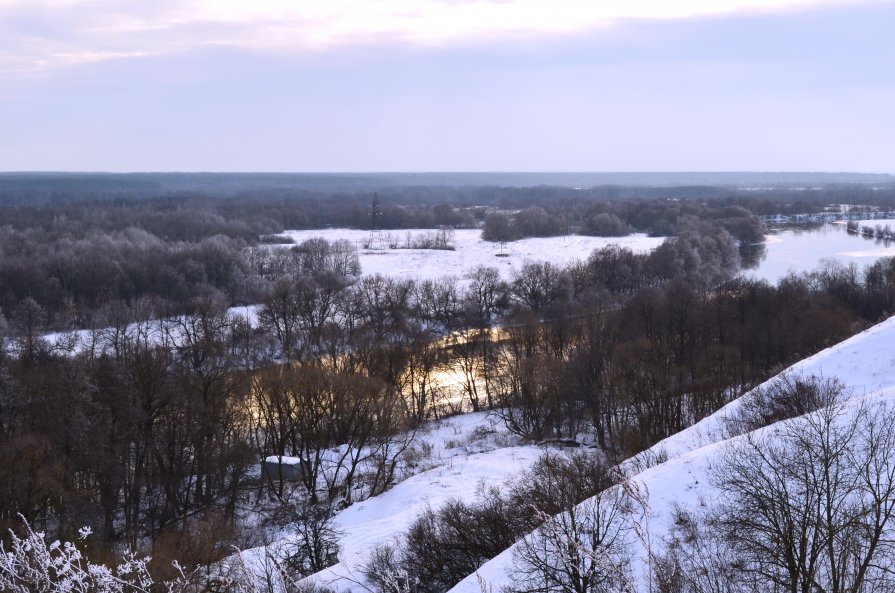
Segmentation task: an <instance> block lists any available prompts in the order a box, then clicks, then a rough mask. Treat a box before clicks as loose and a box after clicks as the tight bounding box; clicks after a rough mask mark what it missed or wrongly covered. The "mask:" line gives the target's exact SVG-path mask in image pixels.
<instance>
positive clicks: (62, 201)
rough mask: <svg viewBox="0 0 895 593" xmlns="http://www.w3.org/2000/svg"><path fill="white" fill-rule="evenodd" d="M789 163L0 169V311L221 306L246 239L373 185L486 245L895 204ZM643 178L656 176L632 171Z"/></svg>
mask: <svg viewBox="0 0 895 593" xmlns="http://www.w3.org/2000/svg"><path fill="white" fill-rule="evenodd" d="M489 175H490V177H489ZM594 175H595V176H594ZM594 175H591V177H592V179H591V180H600V179H603V180H611V179H612V177H611V175H610V174H604V175H603V177H600V176H599V175H598V174H594ZM650 175H652V176H653V177H652V178H651V177H650ZM713 175H715V178H716V179H718V180H728V181H729V180H734V181H742V182H750V181H751V182H754V183H764V182H767V179H766V178H765V177H761V176H757V177H754V178H750V177H749V175H748V174H738V175H739V177H741V179H737V177H736V176H734V175H733V174H729V175H730V176H731V177H729V178H725V177H724V176H723V175H724V174H713ZM755 175H759V174H755ZM789 175H790V177H789V178H788V179H787V178H785V176H784V175H783V174H777V180H778V183H782V185H778V186H777V187H776V188H775V189H769V188H763V189H755V188H752V189H737V187H735V186H721V185H719V186H706V185H702V186H695V185H689V186H674V187H662V186H646V185H642V186H621V185H600V186H593V187H569V186H559V185H555V186H544V185H527V186H526V185H519V186H499V185H486V186H483V185H478V186H476V185H461V186H449V185H444V183H447V182H451V181H453V182H463V181H477V180H478V181H491V180H497V181H499V180H514V179H515V180H516V181H518V182H522V183H526V182H528V183H531V182H537V181H541V180H551V179H553V178H555V180H556V181H588V179H587V175H586V174H580V175H579V177H581V179H576V178H575V175H573V174H567V175H565V177H563V176H562V175H560V174H555V175H552V176H551V175H547V174H545V175H543V176H542V177H541V178H539V177H538V176H537V174H528V175H525V174H521V175H517V176H516V177H515V178H514V177H513V176H512V175H510V174H479V175H473V174H469V175H466V174H455V175H453V176H452V175H450V174H440V175H437V174H432V175H404V176H401V175H397V174H394V175H360V174H358V175H264V174H233V175H215V174H133V175H111V174H110V175H106V174H2V175H0V255H2V257H0V315H2V316H3V317H6V318H7V319H9V318H11V317H12V316H14V315H15V310H16V308H17V307H18V306H19V305H20V304H21V303H22V302H23V301H24V300H25V299H28V300H29V303H30V302H33V303H35V304H37V305H38V306H39V307H40V308H41V310H42V312H41V315H40V316H39V319H40V320H41V321H42V326H43V327H48V328H53V329H67V328H78V327H92V326H96V325H97V323H104V322H105V321H103V315H102V314H101V313H102V312H103V310H104V308H107V305H108V303H114V302H125V303H128V304H129V305H130V306H131V307H133V305H134V304H135V303H136V302H137V301H140V302H141V303H142V304H141V306H140V307H139V308H140V309H141V310H142V311H144V312H145V313H144V314H146V315H151V316H166V315H172V314H176V313H182V312H184V311H186V310H188V308H189V303H190V301H191V300H192V299H194V298H196V297H198V296H202V295H208V294H214V295H215V296H216V297H220V298H221V299H222V300H224V301H225V302H227V303H229V304H231V305H238V304H250V303H255V302H258V301H259V300H260V298H261V296H262V295H263V294H264V291H265V290H267V285H268V284H269V282H268V281H269V280H271V278H270V277H266V278H264V277H261V276H263V275H264V274H259V270H258V269H257V266H255V268H253V261H252V257H253V255H252V250H251V249H250V248H251V247H252V246H254V245H256V244H258V243H259V241H263V240H265V239H269V237H270V235H273V234H276V233H280V232H282V231H283V230H286V229H313V228H327V227H351V228H361V229H365V228H370V226H371V225H372V224H373V217H372V216H371V201H372V199H373V196H374V195H376V196H377V197H378V200H379V201H380V203H381V215H380V216H378V217H377V218H376V224H377V226H378V227H379V228H383V229H407V228H438V227H453V228H482V229H483V238H485V239H486V240H493V241H512V240H515V239H519V238H522V237H537V236H542V237H543V236H556V235H563V234H568V233H580V234H590V235H598V236H620V235H626V234H628V233H631V232H645V233H648V234H650V235H653V236H674V235H677V234H679V233H681V232H683V231H686V230H694V229H696V230H699V229H700V228H702V231H701V232H711V231H710V229H713V228H716V227H718V228H722V229H724V230H725V231H727V232H728V233H730V234H731V235H732V236H733V237H734V238H735V239H736V240H738V241H739V242H740V243H741V244H749V243H755V242H760V241H761V240H762V228H761V224H760V222H759V220H758V218H756V216H755V215H761V214H778V213H814V212H819V211H821V210H823V209H824V208H825V207H826V206H827V205H828V204H831V203H845V204H862V205H865V206H875V207H883V208H889V207H892V206H893V205H895V183H893V182H891V180H889V179H888V177H887V176H864V177H861V176H858V177H856V178H854V179H852V180H853V181H854V180H858V181H860V183H851V184H846V185H830V186H825V187H823V188H822V189H811V190H806V189H803V188H799V186H797V185H796V186H794V185H793V184H797V183H806V182H808V183H811V182H818V181H822V180H828V181H829V180H837V178H835V177H830V176H826V177H825V176H822V175H820V176H817V175H815V176H814V177H812V176H811V175H813V174H789ZM670 177H671V178H673V177H674V176H670ZM691 177H693V178H694V179H696V180H700V176H699V175H693V176H691ZM624 178H625V177H624V175H621V174H619V179H624ZM702 178H703V179H711V178H712V174H704V175H702ZM846 178H849V177H848V176H846ZM638 179H641V178H638ZM684 179H686V178H684ZM849 179H851V178H849ZM642 180H643V181H644V182H649V181H652V180H660V181H661V180H663V179H662V174H643V176H642ZM772 180H773V179H772ZM781 180H782V181H781ZM418 182H427V183H430V185H415V184H414V183H418ZM388 184H391V185H388ZM707 229H708V230H707ZM256 259H257V258H256ZM255 263H256V264H257V262H255Z"/></svg>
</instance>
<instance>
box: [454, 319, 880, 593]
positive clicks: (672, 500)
mask: <svg viewBox="0 0 895 593" xmlns="http://www.w3.org/2000/svg"><path fill="white" fill-rule="evenodd" d="M789 370H790V371H791V372H796V373H800V374H803V375H812V374H813V375H819V376H823V377H825V378H832V377H836V378H838V379H839V380H840V381H841V382H842V383H843V384H845V386H846V387H847V388H849V389H850V390H851V394H852V397H851V399H850V400H849V401H848V402H847V404H846V413H845V414H844V416H843V418H841V420H842V421H845V420H847V418H848V411H849V410H856V409H857V408H858V407H859V406H860V405H861V404H862V403H864V402H869V401H884V402H888V403H889V404H890V405H892V404H895V317H893V318H890V319H888V320H887V321H884V322H882V323H880V324H878V325H876V326H874V327H872V328H870V329H868V330H867V331H864V332H862V333H860V334H858V335H856V336H853V337H852V338H849V339H848V340H845V341H844V342H841V343H840V344H837V345H836V346H833V347H831V348H828V349H826V350H824V351H822V352H819V353H818V354H816V355H814V356H812V357H810V358H807V359H805V360H803V361H801V362H799V363H797V364H796V365H793V366H792V367H790V369H789ZM771 380H773V379H771ZM747 396H748V394H746V395H745V396H743V397H747ZM742 399H743V398H740V399H738V400H736V401H734V402H732V403H730V404H728V405H727V406H725V407H724V408H722V409H721V410H719V411H718V412H716V413H715V414H713V415H711V416H709V417H707V418H705V419H704V420H702V421H701V422H699V423H697V424H695V425H694V426H692V427H690V428H688V429H686V430H684V431H682V432H680V433H678V434H677V435H674V436H672V437H669V438H667V439H665V440H664V441H661V442H660V443H658V444H657V445H655V446H653V447H652V448H651V449H650V450H649V451H648V452H645V453H643V454H641V455H639V456H637V457H636V458H634V459H632V460H629V461H628V462H626V463H625V464H624V465H625V466H626V467H627V469H629V471H633V470H634V468H637V467H642V466H643V465H646V464H647V463H648V460H649V459H650V458H653V459H655V458H657V457H660V456H664V455H667V456H668V461H665V462H664V463H661V464H659V465H655V466H653V467H649V468H648V469H645V470H643V471H640V472H639V473H637V474H635V475H633V476H632V478H631V480H632V483H633V484H634V485H635V486H636V487H637V489H638V490H639V491H640V492H641V494H642V495H643V497H644V499H645V501H646V508H645V509H644V510H643V514H642V515H641V516H639V517H637V519H636V520H637V521H638V522H639V525H640V528H641V534H642V535H641V537H633V536H632V539H631V544H632V547H633V549H634V572H635V575H638V576H639V578H640V583H641V584H645V580H644V579H645V578H646V574H647V545H652V546H658V545H660V542H661V541H662V538H663V537H664V536H665V534H667V533H668V530H669V527H670V523H669V522H670V520H671V515H672V511H673V509H674V508H675V507H676V506H682V507H687V508H691V509H695V508H697V507H698V506H700V505H704V504H711V502H712V500H713V499H714V498H715V493H714V491H713V490H712V487H711V485H710V479H709V469H710V466H711V463H712V461H713V460H715V459H717V456H718V455H719V454H720V453H721V452H722V451H723V450H724V448H725V447H726V446H727V445H728V444H729V443H731V442H733V441H734V440H735V439H730V440H725V434H724V425H725V418H726V417H728V416H729V415H730V414H732V413H733V412H734V411H735V410H736V408H737V407H738V406H739V405H740V403H741V401H742ZM795 421H796V422H798V421H799V420H795ZM774 429H775V427H774V426H773V425H772V426H769V427H766V428H764V429H761V430H762V431H770V430H774ZM736 438H744V437H736ZM512 558H513V548H510V549H509V550H506V551H505V552H504V553H502V554H501V555H499V556H498V557H496V558H494V559H492V560H491V561H490V562H488V563H486V564H485V565H484V566H482V567H481V568H480V569H479V571H478V573H477V574H474V575H470V576H469V577H467V578H466V579H464V580H463V581H462V582H461V583H459V584H458V585H457V586H456V587H454V588H453V589H452V590H451V593H481V584H480V582H479V580H480V579H484V581H485V582H486V583H487V584H490V585H492V586H493V589H494V590H495V591H497V590H499V588H500V585H501V584H505V583H506V582H507V570H508V569H509V568H510V566H511V563H512ZM641 589H643V587H641ZM644 590H645V589H644Z"/></svg>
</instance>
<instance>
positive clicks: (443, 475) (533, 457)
mask: <svg viewBox="0 0 895 593" xmlns="http://www.w3.org/2000/svg"><path fill="white" fill-rule="evenodd" d="M418 438H419V440H420V441H424V442H426V443H428V446H429V447H431V455H430V457H429V458H428V459H427V460H424V462H423V463H424V466H429V467H431V469H428V470H427V471H422V472H421V473H418V474H416V475H414V476H411V477H409V478H407V479H406V480H404V481H402V482H400V483H398V484H397V485H396V486H394V487H393V488H392V489H391V490H389V491H388V492H385V493H383V494H381V495H379V496H376V497H373V498H369V499H367V500H364V501H362V502H358V503H355V504H353V505H351V506H349V507H347V508H346V509H344V510H343V511H341V512H340V513H338V514H337V515H336V526H337V528H339V529H340V530H341V531H342V536H341V537H340V539H339V545H340V548H341V550H340V554H339V559H340V562H339V563H338V564H336V565H335V566H332V567H330V568H328V569H326V570H324V571H322V572H320V573H317V574H316V575H313V576H311V577H309V578H308V580H309V581H312V582H316V583H319V584H321V585H328V586H330V587H332V588H333V589H335V590H336V591H340V592H341V591H353V590H356V591H365V589H364V588H363V587H361V586H359V585H357V583H356V581H357V580H358V579H359V575H360V568H361V566H362V565H363V564H364V563H365V561H366V560H367V558H368V554H369V553H370V552H371V551H372V550H373V549H374V548H375V547H376V546H377V545H378V544H383V543H390V542H392V541H393V540H394V539H395V538H397V537H398V536H400V535H401V534H403V533H404V532H405V531H406V530H407V528H408V527H409V526H410V524H411V523H412V522H413V520H414V519H416V517H417V516H418V515H419V514H420V513H421V512H423V511H424V510H425V509H426V507H427V506H430V507H432V508H433V509H437V508H439V507H440V506H442V505H444V504H445V503H446V502H448V501H449V500H451V499H462V500H464V501H472V500H474V499H475V498H476V496H478V493H479V492H481V491H482V489H483V488H488V487H491V486H497V485H500V484H501V483H503V482H505V481H506V480H507V479H509V478H510V477H512V476H514V475H515V474H517V473H518V472H521V471H524V470H525V469H527V468H528V467H530V466H531V465H532V464H533V463H534V462H535V461H537V459H538V458H539V457H540V456H541V454H542V453H543V450H542V449H541V448H539V447H536V446H522V445H520V444H519V443H520V440H519V438H518V437H516V436H514V435H511V434H509V433H507V432H506V431H505V429H504V428H503V426H502V425H501V424H498V423H497V421H496V419H494V418H491V417H489V416H488V414H487V413H481V412H479V413H471V414H464V415H461V416H455V417H452V418H448V419H445V420H442V421H440V422H437V423H435V424H434V426H431V427H430V428H429V429H428V431H427V432H425V433H423V434H421V435H419V436H418ZM289 540H290V537H289V535H288V534H285V533H284V534H281V537H280V539H279V540H277V541H275V542H273V543H272V544H271V545H272V546H274V547H276V546H278V545H281V544H283V543H285V542H288V541H289ZM263 553H264V550H263V548H254V549H251V550H246V551H244V552H242V557H243V560H244V562H245V564H246V566H248V567H249V568H250V569H251V570H253V571H254V572H255V574H257V575H261V574H263V568H262V566H263V560H262V555H263Z"/></svg>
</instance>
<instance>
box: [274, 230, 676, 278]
mask: <svg viewBox="0 0 895 593" xmlns="http://www.w3.org/2000/svg"><path fill="white" fill-rule="evenodd" d="M433 232H435V231H433V230H432V229H410V230H400V231H383V234H384V235H391V236H392V237H393V239H394V241H395V242H397V244H398V245H399V246H400V245H404V244H405V243H406V238H407V235H408V234H410V235H412V236H418V235H427V234H431V233H433ZM283 235H286V236H289V237H291V238H292V239H293V240H294V241H295V242H296V243H301V242H303V241H307V240H308V239H312V238H314V237H323V238H324V239H326V240H327V241H336V240H345V241H349V242H351V243H353V244H355V245H356V246H357V249H358V257H359V259H360V266H361V274H363V275H373V274H382V275H384V276H396V277H399V278H413V279H421V280H428V279H435V278H440V277H443V276H456V277H458V278H460V277H462V276H463V275H464V274H465V273H466V272H467V271H469V270H471V269H473V268H475V267H476V266H479V265H484V266H490V267H495V268H497V269H498V270H500V273H501V275H502V276H503V277H504V278H510V277H511V276H512V275H513V273H514V272H515V271H517V270H519V269H520V268H521V267H522V266H523V265H524V264H525V263H527V262H534V261H549V262H551V263H555V264H568V263H571V262H574V261H576V260H586V259H587V258H588V256H590V254H591V253H592V252H593V251H594V250H595V249H600V248H602V247H606V246H607V245H613V244H614V245H619V246H621V247H627V248H629V249H631V250H633V251H634V252H636V253H647V252H649V251H652V250H653V249H655V248H656V247H658V246H659V245H660V244H661V243H662V241H664V240H665V238H664V237H647V236H646V235H644V234H642V233H637V234H634V235H629V236H627V237H586V236H583V235H566V236H562V237H546V238H532V239H520V240H518V241H513V242H511V243H506V244H504V246H503V248H501V245H500V244H499V243H490V242H488V241H483V240H482V238H481V235H482V231H481V230H479V229H459V230H456V231H454V235H453V245H454V250H453V251H447V250H435V249H389V248H388V247H385V249H380V250H371V249H364V247H363V245H364V244H365V243H366V242H367V241H368V240H369V238H370V231H363V230H357V229H324V230H320V229H317V230H309V231H286V232H285V233H283ZM500 253H503V254H506V255H505V256H499V255H498V254H500Z"/></svg>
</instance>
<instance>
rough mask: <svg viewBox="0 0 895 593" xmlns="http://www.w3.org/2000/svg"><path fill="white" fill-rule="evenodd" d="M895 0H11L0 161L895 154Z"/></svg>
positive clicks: (368, 167) (179, 167)
mask: <svg viewBox="0 0 895 593" xmlns="http://www.w3.org/2000/svg"><path fill="white" fill-rule="evenodd" d="M893 28H895V2H893V1H891V0H890V1H883V0H877V1H862V0H680V1H675V0H611V1H609V0H592V1H584V0H579V1H572V0H552V1H550V0H392V1H386V0H325V1H311V0H305V1H302V0H151V1H145V0H0V171H62V170H65V171H115V172H119V171H289V172H292V171H294V172H305V171H307V172H310V171H325V172H345V171H361V172H370V171H855V172H879V173H895V164H893V163H895V161H893V157H895V150H893V147H895V112H893V110H895V107H893V106H895V41H893V40H892V31H893Z"/></svg>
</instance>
